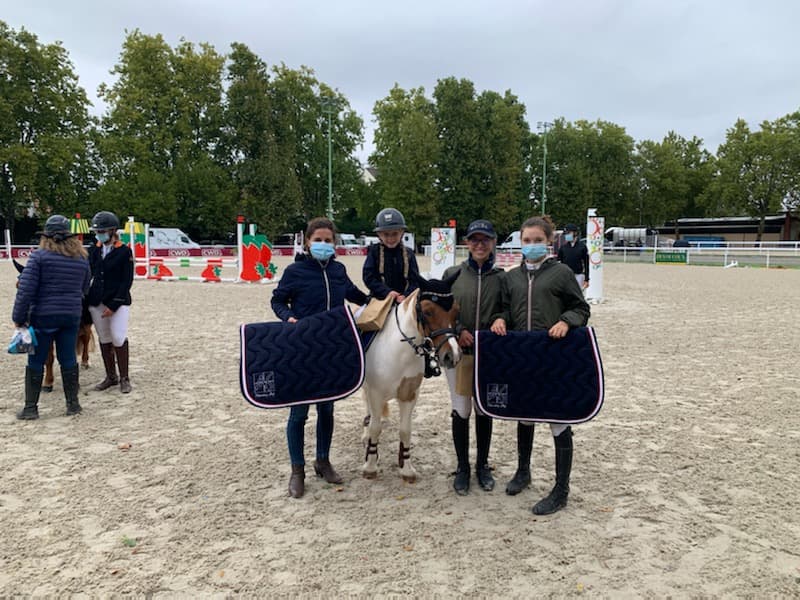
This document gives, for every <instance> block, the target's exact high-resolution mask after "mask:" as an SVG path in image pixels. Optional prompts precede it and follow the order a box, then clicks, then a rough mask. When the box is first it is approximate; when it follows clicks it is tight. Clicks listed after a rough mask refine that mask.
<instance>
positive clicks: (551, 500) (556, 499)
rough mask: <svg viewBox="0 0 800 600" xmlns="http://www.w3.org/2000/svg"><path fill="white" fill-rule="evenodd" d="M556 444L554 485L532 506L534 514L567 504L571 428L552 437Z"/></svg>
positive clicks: (546, 513) (560, 507) (570, 460)
mask: <svg viewBox="0 0 800 600" xmlns="http://www.w3.org/2000/svg"><path fill="white" fill-rule="evenodd" d="M553 442H554V443H555V446H556V485H555V487H553V490H552V491H551V492H550V494H549V495H548V496H547V497H546V498H543V499H542V500H539V502H537V503H536V505H535V506H534V507H533V514H535V515H549V514H552V513H554V512H556V511H558V510H561V509H562V508H564V507H565V506H566V505H567V496H568V495H569V474H570V471H571V470H572V428H571V427H567V428H566V429H565V430H564V431H562V432H561V435H559V436H558V437H555V438H553Z"/></svg>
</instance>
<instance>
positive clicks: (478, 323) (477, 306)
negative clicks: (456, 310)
mask: <svg viewBox="0 0 800 600" xmlns="http://www.w3.org/2000/svg"><path fill="white" fill-rule="evenodd" d="M482 273H483V265H481V266H480V267H478V295H477V297H476V298H475V331H477V330H478V329H480V328H481V320H480V316H481V274H482Z"/></svg>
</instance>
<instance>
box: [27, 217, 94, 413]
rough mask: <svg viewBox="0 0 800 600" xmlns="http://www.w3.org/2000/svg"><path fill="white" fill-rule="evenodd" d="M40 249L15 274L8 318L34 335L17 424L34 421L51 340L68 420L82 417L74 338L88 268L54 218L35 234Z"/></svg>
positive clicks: (64, 224)
mask: <svg viewBox="0 0 800 600" xmlns="http://www.w3.org/2000/svg"><path fill="white" fill-rule="evenodd" d="M40 235H41V238H40V240H39V248H38V249H36V250H35V251H34V252H33V253H31V255H30V257H29V258H28V262H27V264H26V265H25V268H24V269H23V271H22V272H21V273H20V276H19V285H18V288H17V296H16V299H15V301H14V310H13V313H12V319H13V321H14V323H15V325H16V326H17V327H25V326H27V325H30V326H32V327H33V329H34V331H35V332H36V338H37V345H36V352H35V353H34V354H29V355H28V366H27V368H26V369H25V407H24V408H23V409H22V410H21V411H20V412H19V413H17V418H18V419H21V420H32V419H38V418H39V408H38V404H39V394H40V392H41V390H42V380H43V379H44V364H45V362H46V361H47V355H48V354H49V352H50V344H51V342H52V341H55V344H56V356H57V357H58V363H59V364H60V365H61V378H62V381H63V382H64V396H65V397H66V402H67V416H71V415H76V414H78V413H79V412H81V405H80V403H79V402H78V388H79V382H78V379H79V375H78V360H77V357H76V356H75V342H76V341H77V338H78V327H79V326H80V320H81V312H82V310H83V303H82V302H83V296H84V294H85V293H86V291H87V290H88V289H89V263H88V261H87V260H86V250H85V249H84V247H83V245H82V244H81V241H80V239H78V238H77V237H75V236H74V234H72V233H71V232H70V226H69V219H67V218H66V217H63V216H61V215H53V216H51V217H50V218H49V219H47V222H46V223H45V226H44V231H42V232H40Z"/></svg>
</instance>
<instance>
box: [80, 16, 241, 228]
mask: <svg viewBox="0 0 800 600" xmlns="http://www.w3.org/2000/svg"><path fill="white" fill-rule="evenodd" d="M223 66H224V57H222V56H221V55H219V54H218V53H217V52H216V51H215V50H214V48H213V47H212V46H210V45H208V44H201V45H200V46H195V45H194V44H192V43H190V42H186V41H183V42H181V43H180V44H179V45H178V46H177V47H176V48H175V49H172V48H170V46H169V45H168V44H167V43H166V42H165V41H164V39H163V37H162V36H161V35H155V36H149V35H144V34H142V33H141V32H140V31H138V30H135V31H133V32H131V33H129V34H128V35H127V37H126V39H125V42H124V43H123V50H122V54H121V56H120V60H119V63H118V64H117V65H116V66H115V67H114V69H113V70H112V73H113V74H115V75H116V76H117V80H116V81H115V82H114V84H113V85H111V86H107V85H102V86H101V87H100V95H101V97H103V98H104V99H105V101H106V103H107V104H108V110H107V112H106V114H105V115H104V116H103V119H102V135H101V136H100V139H99V144H98V147H99V151H100V156H101V158H102V161H103V166H104V169H105V171H106V182H105V184H104V185H103V187H102V188H101V189H100V190H98V193H97V194H96V198H95V200H94V204H95V208H104V209H110V210H114V211H116V212H117V213H119V214H120V215H122V216H124V215H126V214H132V215H135V216H136V217H137V218H138V219H139V220H142V221H147V222H150V223H152V224H154V225H178V226H180V227H182V228H186V229H188V230H189V231H192V232H195V233H197V234H198V235H203V236H205V235H213V234H217V233H221V232H223V231H226V230H228V229H229V228H230V224H231V222H232V219H233V216H234V215H233V212H234V211H233V206H232V200H233V189H234V188H233V185H232V183H231V181H230V177H229V176H228V174H227V172H226V171H225V169H224V168H223V167H222V165H221V164H220V161H219V159H218V157H217V151H218V148H219V147H220V145H221V131H222V118H223V108H222V69H223Z"/></svg>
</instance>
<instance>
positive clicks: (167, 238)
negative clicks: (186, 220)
mask: <svg viewBox="0 0 800 600" xmlns="http://www.w3.org/2000/svg"><path fill="white" fill-rule="evenodd" d="M120 233H122V230H121V229H120ZM199 247H200V244H198V243H197V242H195V241H193V240H192V239H191V238H190V237H189V236H188V235H186V234H185V233H184V232H183V231H181V230H180V229H177V228H175V227H151V228H150V248H152V249H154V250H159V249H163V248H199Z"/></svg>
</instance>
